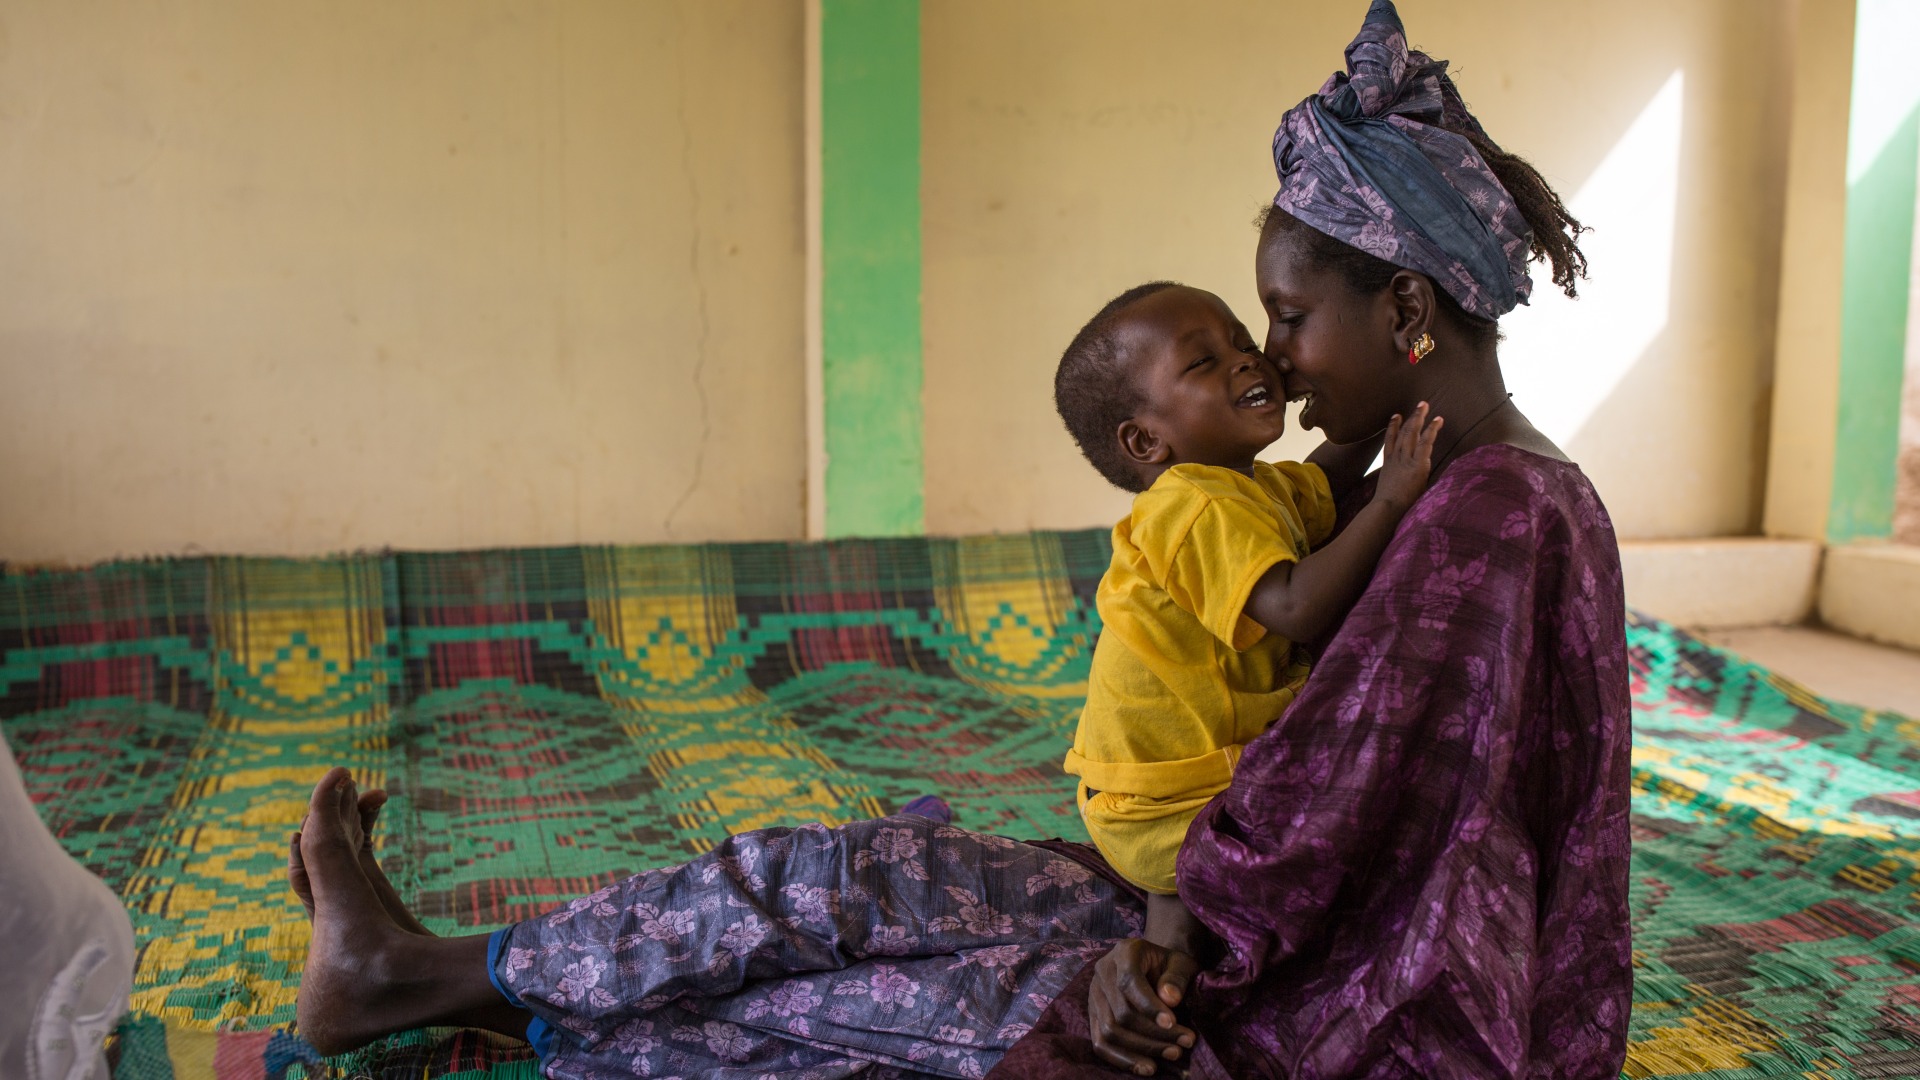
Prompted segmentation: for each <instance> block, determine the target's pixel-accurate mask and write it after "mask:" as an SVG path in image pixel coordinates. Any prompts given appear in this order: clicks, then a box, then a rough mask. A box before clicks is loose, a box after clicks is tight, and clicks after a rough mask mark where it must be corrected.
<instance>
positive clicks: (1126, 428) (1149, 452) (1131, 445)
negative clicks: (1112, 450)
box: [1119, 419, 1173, 465]
mask: <svg viewBox="0 0 1920 1080" xmlns="http://www.w3.org/2000/svg"><path fill="white" fill-rule="evenodd" d="M1119 434H1120V452H1121V453H1123V454H1125V455H1127V460H1129V461H1132V462H1134V463H1135V464H1138V465H1163V464H1165V463H1166V461H1167V459H1168V458H1170V457H1172V456H1173V447H1171V446H1168V445H1167V442H1166V440H1165V439H1162V438H1161V437H1160V436H1158V435H1156V434H1154V432H1153V431H1152V429H1150V428H1148V427H1147V426H1146V425H1144V424H1142V423H1140V422H1139V421H1138V420H1133V419H1127V420H1122V421H1120V432H1119Z"/></svg>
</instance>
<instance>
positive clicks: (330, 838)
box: [289, 768, 529, 1055]
mask: <svg viewBox="0 0 1920 1080" xmlns="http://www.w3.org/2000/svg"><path fill="white" fill-rule="evenodd" d="M361 821H362V815H361V802H360V800H359V798H358V797H357V795H356V793H355V790H354V786H353V781H352V779H351V778H350V777H349V776H348V775H347V770H345V769H338V768H336V769H330V770H328V771H327V775H326V776H324V777H322V778H321V780H320V783H319V785H318V786H316V787H315V788H314V789H313V797H312V799H311V801H310V802H309V803H308V806H307V820H306V825H305V827H304V828H302V829H301V830H300V841H299V847H300V869H301V873H302V875H303V876H304V878H305V881H306V883H307V887H308V895H310V896H311V897H312V900H313V941H312V944H311V945H310V946H309V947H308V949H307V967H306V971H305V972H304V973H303V974H302V975H301V977H300V1000H299V1004H298V1005H297V1006H296V1012H295V1015H296V1017H297V1020H298V1025H299V1032H300V1035H301V1037H302V1038H304V1039H306V1040H307V1042H309V1043H310V1044H312V1045H313V1047H314V1049H316V1050H319V1051H320V1052H321V1053H323V1054H328V1055H331V1054H340V1053H345V1052H346V1051H348V1050H353V1049H356V1048H358V1047H362V1046H365V1045H367V1044H368V1043H370V1042H372V1041H374V1040H375V1039H378V1038H380V1037H381V1036H383V1035H390V1034H393V1033H394V1032H397V1031H406V1030H408V1029H410V1028H417V1027H427V1026H430V1025H435V1024H454V1025H459V1026H463V1027H469V1026H470V1027H485V1028H488V1029H490V1030H493V1031H499V1032H501V1033H503V1034H507V1035H519V1034H520V1033H521V1032H522V1031H524V1030H525V1027H526V1023H527V1020H528V1019H529V1016H528V1014H527V1013H526V1012H524V1011H522V1010H519V1009H517V1008H515V1007H514V1006H512V1005H510V1004H508V1002H507V1001H506V999H505V998H503V997H501V996H500V992H499V991H497V990H495V989H494V988H493V984H492V982H491V981H490V979H489V975H488V970H487V935H485V934H479V935H475V936H471V937H450V938H441V937H433V936H430V935H422V934H418V933H413V932H410V931H408V930H407V929H405V928H403V927H402V926H401V925H400V923H398V922H396V921H395V919H394V917H393V916H392V914H391V913H390V912H389V911H388V910H387V906H386V904H385V903H384V902H383V901H382V899H381V895H380V892H379V890H378V889H376V888H375V886H374V883H373V882H372V881H371V880H370V879H369V878H368V877H367V874H366V872H365V871H364V870H363V869H362V868H361V862H360V849H361V847H362V846H363V844H364V842H365V834H364V832H363V831H362V828H361ZM291 876H292V874H291V867H289V877H291Z"/></svg>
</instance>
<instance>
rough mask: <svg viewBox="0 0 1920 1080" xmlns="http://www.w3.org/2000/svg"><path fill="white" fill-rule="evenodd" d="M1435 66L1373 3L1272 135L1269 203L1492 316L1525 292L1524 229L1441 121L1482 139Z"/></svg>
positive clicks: (1438, 63)
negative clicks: (1323, 78)
mask: <svg viewBox="0 0 1920 1080" xmlns="http://www.w3.org/2000/svg"><path fill="white" fill-rule="evenodd" d="M1446 70H1447V64H1446V61H1444V60H1435V59H1433V58H1432V57H1430V56H1428V55H1427V54H1425V53H1422V52H1410V51H1408V49H1407V33H1406V29H1405V27H1403V26H1402V25H1401V22H1400V15H1399V13H1398V12H1397V11H1395V10H1394V7H1393V4H1392V2H1391V0H1373V6H1372V7H1370V8H1369V9H1368V10H1367V18H1366V22H1365V23H1364V24H1363V25H1362V26H1361V27H1360V34H1359V36H1358V37H1355V38H1354V39H1353V44H1351V45H1348V46H1347V70H1346V71H1343V72H1342V71H1336V72H1334V73H1333V74H1332V75H1331V76H1329V77H1328V79H1327V82H1326V85H1324V86H1322V87H1321V88H1320V92H1319V93H1317V94H1315V95H1313V96H1312V97H1309V98H1307V99H1306V100H1305V101H1302V102H1301V103H1300V104H1299V105H1296V106H1294V108H1293V109H1292V110H1291V111H1289V112H1288V113H1287V115H1286V116H1285V117H1284V118H1282V119H1281V121H1280V129H1279V130H1278V131H1276V132H1274V134H1273V164H1274V168H1275V169H1276V170H1278V172H1279V174H1280V191H1279V194H1277V195H1275V196H1274V197H1273V205H1274V206H1275V207H1278V208H1279V209H1281V210H1284V211H1286V212H1287V213H1289V214H1292V215H1293V216H1294V217H1296V218H1298V219H1300V221H1302V222H1303V223H1305V224H1307V225H1308V226H1311V227H1312V228H1314V229H1317V230H1319V231H1320V232H1323V233H1325V234H1327V235H1328V236H1331V237H1333V238H1334V239H1336V240H1339V241H1342V242H1344V243H1347V244H1350V245H1352V246H1354V247H1356V248H1359V249H1360V250H1361V251H1364V252H1366V253H1368V254H1369V255H1374V256H1377V257H1379V258H1381V259H1385V260H1386V261H1388V262H1390V263H1393V264H1394V265H1395V266H1404V267H1407V268H1408V269H1411V270H1418V271H1420V272H1421V273H1423V274H1426V275H1427V276H1428V277H1431V278H1432V279H1433V280H1434V282H1435V283H1436V284H1438V285H1439V286H1440V287H1441V288H1442V289H1445V290H1446V291H1447V294H1448V295H1449V296H1452V297H1453V298H1454V299H1455V300H1457V301H1459V303H1460V306H1461V307H1462V308H1464V309H1465V310H1466V312H1467V313H1468V314H1470V315H1477V316H1479V317H1480V318H1483V319H1497V318H1499V317H1500V316H1502V315H1504V314H1506V313H1507V312H1509V311H1512V310H1513V308H1514V305H1516V304H1524V303H1526V301H1527V294H1528V293H1530V292H1531V291H1532V290H1533V279H1532V278H1530V277H1528V276H1527V261H1528V258H1529V249H1530V247H1531V245H1532V239H1533V231H1532V230H1531V229H1530V228H1529V227H1528V226H1527V221H1526V218H1525V217H1523V216H1522V215H1521V213H1520V210H1519V208H1518V207H1516V206H1515V205H1514V201H1513V196H1512V195H1510V194H1508V192H1507V189H1506V188H1505V187H1503V186H1501V184H1500V181H1499V179H1497V178H1496V177H1495V176H1494V174H1493V170H1492V169H1490V168H1488V167H1487V162H1486V159H1484V158H1482V157H1481V156H1480V152H1479V151H1478V150H1476V149H1475V148H1474V145H1473V143H1471V142H1469V141H1468V140H1467V139H1466V138H1465V137H1464V136H1461V135H1458V134H1455V133H1454V132H1452V131H1449V130H1447V129H1446V128H1445V127H1442V126H1441V121H1442V118H1443V117H1444V118H1445V119H1446V120H1448V121H1450V122H1451V123H1452V124H1453V126H1455V127H1465V128H1468V129H1470V130H1473V131H1474V132H1476V133H1479V134H1482V135H1483V136H1484V133H1483V132H1480V129H1479V124H1478V123H1477V122H1476V121H1474V119H1473V118H1472V116H1471V115H1470V114H1469V113H1468V112H1467V107H1466V105H1465V104H1464V103H1463V102H1462V101H1461V100H1460V94H1459V92H1458V91H1457V90H1455V89H1454V86H1453V82H1452V80H1450V79H1448V78H1447V77H1446Z"/></svg>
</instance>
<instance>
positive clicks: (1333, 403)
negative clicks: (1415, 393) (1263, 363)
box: [1254, 227, 1411, 443]
mask: <svg viewBox="0 0 1920 1080" xmlns="http://www.w3.org/2000/svg"><path fill="white" fill-rule="evenodd" d="M1300 254H1301V253H1300V251H1299V250H1298V245H1297V244H1296V243H1295V242H1294V240H1293V239H1292V234H1291V233H1289V232H1286V231H1284V230H1280V229H1275V228H1272V227H1268V228H1266V229H1263V230H1261V233H1260V248H1259V251H1258V253H1257V254H1256V256H1255V259H1254V274H1255V277H1256V279H1257V283H1258V286H1259V290H1260V303H1261V306H1263V307H1265V308H1266V310H1267V344H1266V354H1267V359H1269V360H1271V361H1273V363H1274V365H1275V366H1276V367H1278V368H1279V369H1280V373H1281V376H1282V377H1283V379H1284V380H1285V386H1286V393H1287V398H1288V400H1294V399H1297V398H1303V397H1304V398H1306V399H1307V404H1306V407H1305V408H1304V409H1303V410H1302V411H1301V413H1300V424H1301V426H1302V427H1307V428H1318V429H1320V431H1321V432H1322V433H1323V434H1324V435H1325V436H1326V438H1327V440H1328V441H1330V442H1334V443H1353V442H1359V441H1360V440H1362V439H1365V438H1367V437H1368V436H1370V435H1373V434H1374V433H1375V432H1378V431H1379V430H1381V429H1382V428H1384V427H1386V426H1387V421H1388V420H1389V419H1391V418H1392V417H1393V414H1394V413H1396V412H1401V411H1403V410H1404V409H1405V408H1406V406H1407V401H1406V398H1407V393H1408V390H1409V385H1408V384H1409V379H1408V376H1409V375H1410V373H1411V366H1410V365H1409V364H1408V363H1407V358H1406V353H1405V350H1404V349H1398V348H1396V344H1395V338H1394V324H1395V321H1396V314H1397V313H1396V308H1395V303H1394V300H1393V292H1392V290H1391V289H1387V290H1382V291H1381V292H1380V293H1379V294H1378V295H1377V296H1371V297H1368V296H1360V295H1357V294H1355V293H1354V292H1353V290H1352V289H1349V288H1348V287H1347V284H1346V283H1345V282H1344V281H1342V280H1340V278H1339V277H1338V276H1337V275H1335V274H1332V273H1328V272H1324V271H1318V270H1315V269H1313V268H1311V267H1309V266H1307V265H1305V260H1303V259H1302V258H1300Z"/></svg>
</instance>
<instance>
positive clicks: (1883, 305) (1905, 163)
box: [1787, 110, 1920, 543]
mask: <svg viewBox="0 0 1920 1080" xmlns="http://www.w3.org/2000/svg"><path fill="white" fill-rule="evenodd" d="M1917 164H1920V110H1916V111H1914V112H1911V113H1908V114H1907V116H1906V118H1905V119H1904V120H1902V121H1901V122H1900V127H1899V128H1898V129H1897V130H1896V131H1895V133H1894V135H1893V137H1892V138H1890V139H1888V140H1887V142H1886V143H1885V145H1884V146H1883V147H1882V148H1881V151H1880V154H1879V156H1878V157H1877V158H1876V159H1875V160H1874V162H1873V164H1872V165H1871V166H1870V167H1869V168H1868V169H1867V171H1866V172H1864V173H1862V174H1861V175H1860V177H1859V179H1857V180H1855V181H1854V182H1853V183H1852V184H1851V185H1849V186H1848V188H1847V238H1846V245H1847V246H1846V269H1845V279H1844V281H1845V285H1844V292H1843V294H1842V299H1841V306H1840V422H1839V427H1838V429H1837V431H1836V432H1835V436H1834V455H1833V499H1832V502H1831V503H1830V508H1829V515H1828V519H1827V539H1828V540H1829V541H1830V542H1833V543H1846V542H1848V541H1851V540H1864V539H1874V538H1880V537H1886V536H1889V535H1891V534H1892V532H1893V495H1894V485H1895V482H1896V476H1897V473H1896V471H1895V466H1896V462H1897V459H1898V456H1899V452H1900V387H1901V383H1902V380H1903V378H1904V375H1905V369H1906V348H1907V288H1908V281H1909V277H1910V275H1911V264H1912V258H1913V212H1914V195H1915V191H1914V182H1915V173H1916V165H1917ZM1787 359H1788V361H1789V362H1791V358H1790V357H1789V358H1787Z"/></svg>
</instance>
